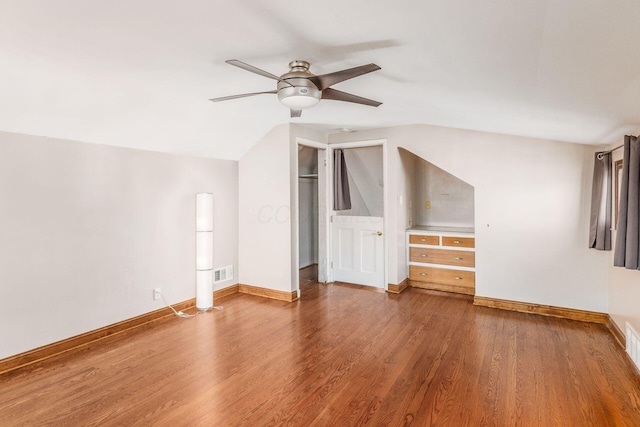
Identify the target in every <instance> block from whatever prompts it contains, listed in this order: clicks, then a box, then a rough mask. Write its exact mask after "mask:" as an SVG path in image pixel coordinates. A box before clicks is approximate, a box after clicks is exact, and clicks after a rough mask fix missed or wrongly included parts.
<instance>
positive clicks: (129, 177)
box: [0, 132, 238, 358]
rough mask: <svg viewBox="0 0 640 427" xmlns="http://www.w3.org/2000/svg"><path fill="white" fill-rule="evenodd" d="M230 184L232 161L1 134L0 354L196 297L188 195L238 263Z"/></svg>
mask: <svg viewBox="0 0 640 427" xmlns="http://www.w3.org/2000/svg"><path fill="white" fill-rule="evenodd" d="M237 191H238V164H237V162H235V161H228V160H211V159H200V158H191V157H182V156H175V155H169V154H160V153H154V152H148V151H141V150H133V149H125V148H117V147H110V146H102V145H96V144H86V143H80V142H73V141H66V140H59V139H51V138H44V137H36V136H28V135H20V134H12V133H5V132H0V242H1V243H0V301H2V310H0V358H4V357H8V356H10V355H13V354H17V353H21V352H24V351H27V350H30V349H33V348H36V347H39V346H42V345H45V344H49V343H52V342H56V341H59V340H62V339H65V338H69V337H71V336H74V335H77V334H80V333H84V332H87V331H90V330H94V329H97V328H100V327H103V326H105V325H109V324H112V323H115V322H119V321H122V320H125V319H128V318H131V317H135V316H137V315H140V314H143V313H147V312H149V311H153V310H155V309H158V308H161V307H162V306H163V304H162V301H161V300H159V301H154V300H153V299H152V289H153V288H156V287H159V288H162V291H163V293H164V295H165V296H166V298H167V300H168V301H169V302H170V303H175V302H180V301H185V300H188V299H190V298H193V297H195V194H196V193H197V192H211V193H213V194H214V200H215V208H214V209H215V211H214V227H215V228H214V233H215V236H216V237H215V242H214V264H215V266H216V267H218V266H224V265H228V264H232V265H234V266H237V265H238V257H237V253H238V242H237V230H238V215H237V206H238V198H237ZM234 283H235V281H234ZM230 284H232V283H230V282H224V283H221V284H220V285H218V288H219V287H223V286H229V285H230Z"/></svg>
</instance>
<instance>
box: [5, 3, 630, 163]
mask: <svg viewBox="0 0 640 427" xmlns="http://www.w3.org/2000/svg"><path fill="white" fill-rule="evenodd" d="M639 22H640V2H638V1H636V0H613V1H600V0H598V1H596V0H562V1H543V0H519V1H513V0H489V1H474V0H447V1H441V0H395V1H387V0H368V1H365V0H350V1H344V0H341V1H336V0H325V1H322V2H308V1H302V0H298V1H292V0H272V1H269V2H265V1H259V0H236V1H225V2H223V1H218V0H182V1H178V0H173V1H167V0H165V1H161V0H110V1H87V0H55V1H49V0H0V130H3V131H10V132H20V133H27V134H35V135H45V136H51V137H58V138H67V139H74V140H79V141H86V142H94V143H101V144H109V145H118V146H126V147H133V148H141V149H148V150H155V151H163V152H170V153H181V154H189V155H196V156H206V157H217V158H229V159H238V158H240V157H241V156H242V155H243V154H244V153H245V152H247V151H248V150H249V149H250V148H251V146H253V145H254V144H255V143H256V142H257V141H258V140H259V139H260V138H261V137H262V136H263V135H265V134H266V133H267V132H268V131H269V130H270V129H272V128H273V127H274V126H276V125H278V124H280V123H286V122H289V121H291V122H296V123H300V124H304V125H308V126H312V127H315V128H319V129H321V130H324V131H327V132H334V131H336V129H338V128H345V127H346V128H350V129H362V128H372V127H384V126H395V125H402V124H410V123H427V124H434V125H441V126H449V127H456V128H465V129H475V130H482V131H490V132H499V133H507V134H515V135H523V136H532V137H539V138H546V139H554V140H560V141H568V142H578V143H585V144H606V143H611V142H614V141H615V140H617V139H618V138H619V137H620V136H621V135H623V134H624V133H625V132H628V131H630V130H632V129H636V128H638V127H640V97H639V95H640V55H639V54H638V46H640V29H639V26H638V23H639ZM226 59H239V60H241V61H244V62H248V63H250V64H252V65H255V66H256V67H259V68H261V69H264V70H267V71H269V72H271V73H273V74H277V75H280V74H283V73H285V72H286V71H288V67H287V64H288V62H289V61H291V60H294V59H303V60H307V61H310V62H311V64H312V65H311V71H313V72H314V73H316V74H322V73H328V72H332V71H336V70H341V69H344V68H350V67H354V66H357V65H362V64H368V63H371V62H374V63H376V64H378V65H379V66H380V67H382V70H381V71H377V72H374V73H370V74H367V75H364V76H361V77H358V78H355V79H353V80H349V81H345V82H342V83H339V84H337V85H336V86H334V87H335V88H336V89H339V90H343V91H347V92H350V93H354V94H357V95H360V96H364V97H366V98H372V99H375V100H378V101H381V102H383V105H382V106H380V107H378V108H373V107H367V106H362V105H357V104H350V103H344V102H338V101H330V100H323V101H321V102H320V104H319V105H317V106H315V107H313V108H310V109H308V110H305V111H304V112H303V115H302V117H301V118H294V119H292V118H290V117H289V111H288V110H287V109H286V108H285V107H284V106H282V105H281V104H280V103H279V102H278V100H277V97H276V96H275V95H260V96H256V97H251V98H242V99H236V100H232V101H227V102H221V103H212V102H210V101H208V99H209V98H212V97H216V96H224V95H232V94H237V93H245V92H254V91H269V90H274V89H275V84H276V82H275V81H274V80H270V79H268V78H264V77H261V76H258V75H256V74H252V73H249V72H247V71H244V70H241V69H239V68H236V67H232V66H230V65H227V64H225V62H224V61H225V60H226Z"/></svg>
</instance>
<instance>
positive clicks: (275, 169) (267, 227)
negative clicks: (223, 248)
mask: <svg viewBox="0 0 640 427" xmlns="http://www.w3.org/2000/svg"><path fill="white" fill-rule="evenodd" d="M295 153H296V156H297V149H296V151H295ZM291 154H292V152H291V150H290V140H289V125H288V124H283V125H279V126H277V127H275V128H273V129H272V130H271V132H269V133H268V134H267V135H266V136H265V137H264V138H263V139H262V140H261V141H259V142H258V143H257V144H256V145H255V146H254V147H253V149H252V150H251V151H249V152H248V153H247V154H245V155H244V157H242V158H241V159H240V167H239V188H240V196H239V197H240V199H239V213H238V214H239V221H240V223H239V242H240V250H239V262H240V266H241V268H240V275H239V281H240V283H242V284H245V285H251V286H260V287H264V288H269V289H276V290H281V291H287V292H289V291H291V290H292V288H291V268H292V267H291V266H292V256H291V252H292V240H291V216H292V215H297V214H298V213H297V211H295V213H292V212H291V209H290V201H291V194H290V193H291V182H290V181H291V174H290V156H291ZM296 159H297V157H296ZM296 180H297V175H296Z"/></svg>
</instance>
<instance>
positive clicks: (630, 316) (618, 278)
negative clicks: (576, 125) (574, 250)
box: [608, 130, 640, 332]
mask: <svg viewBox="0 0 640 427" xmlns="http://www.w3.org/2000/svg"><path fill="white" fill-rule="evenodd" d="M638 133H640V130H638V131H635V132H632V134H633V135H638ZM623 142H624V140H622V139H621V140H620V141H618V142H616V143H615V144H612V145H611V147H609V149H611V148H614V147H617V146H619V145H622V144H623ZM622 154H623V151H622V149H620V150H616V151H614V152H613V156H612V157H613V162H615V161H616V160H620V159H622ZM612 185H615V181H614V182H613V183H612ZM612 194H613V190H612ZM614 203H615V198H614ZM613 209H614V211H615V206H614V208H613ZM612 218H614V216H613V215H612ZM612 235H613V245H612V246H613V247H615V239H616V233H615V232H614V233H612ZM613 253H614V251H611V252H609V260H608V266H609V269H608V274H609V289H608V290H609V310H608V312H609V314H610V315H611V317H612V318H613V320H614V321H615V322H616V324H617V325H618V327H620V329H621V330H622V332H624V330H625V323H626V322H629V323H630V324H631V326H633V327H634V329H635V330H636V331H640V271H637V270H627V269H625V268H622V267H614V266H613Z"/></svg>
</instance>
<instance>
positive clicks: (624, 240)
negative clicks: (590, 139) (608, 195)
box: [613, 135, 640, 270]
mask: <svg viewBox="0 0 640 427" xmlns="http://www.w3.org/2000/svg"><path fill="white" fill-rule="evenodd" d="M618 212H619V213H618V231H617V232H616V247H615V252H614V256H613V265H614V266H616V267H624V268H627V269H630V270H640V234H639V233H640V229H639V227H638V225H639V223H640V138H639V137H636V136H628V135H627V136H625V137H624V157H623V162H622V180H621V182H620V201H619V210H618Z"/></svg>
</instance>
